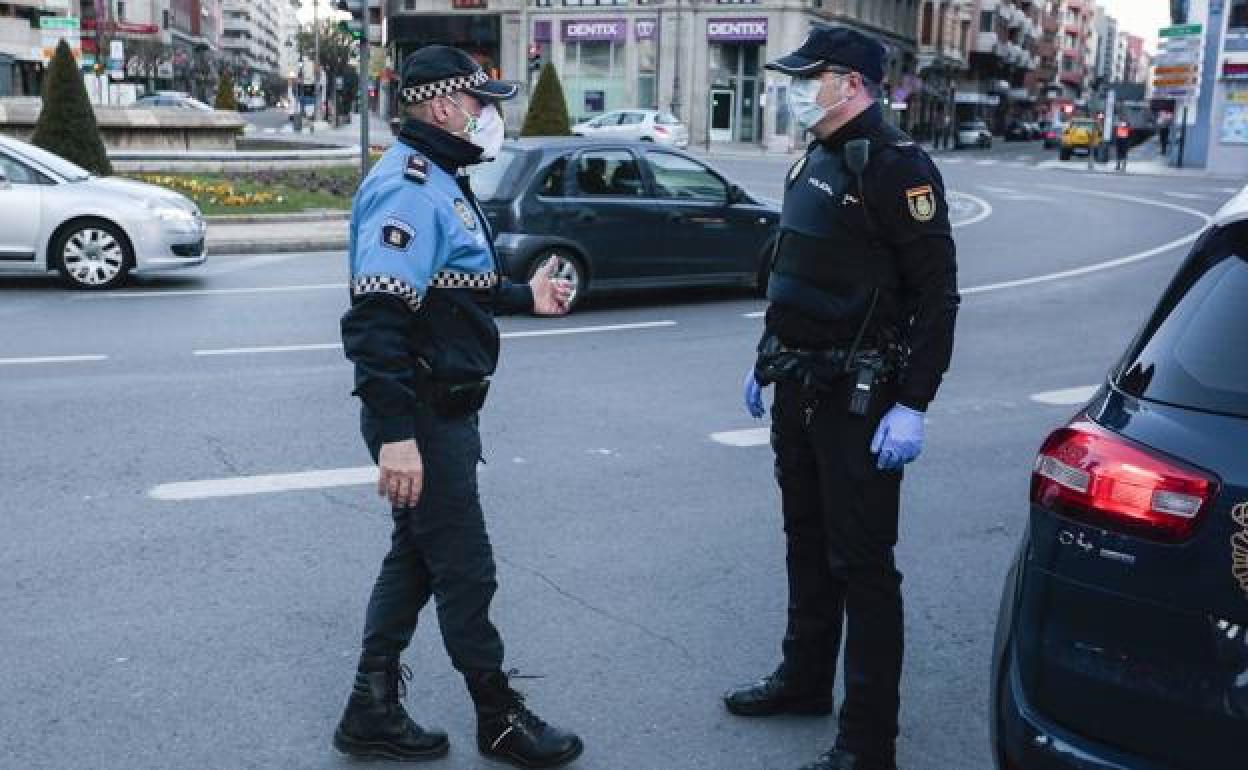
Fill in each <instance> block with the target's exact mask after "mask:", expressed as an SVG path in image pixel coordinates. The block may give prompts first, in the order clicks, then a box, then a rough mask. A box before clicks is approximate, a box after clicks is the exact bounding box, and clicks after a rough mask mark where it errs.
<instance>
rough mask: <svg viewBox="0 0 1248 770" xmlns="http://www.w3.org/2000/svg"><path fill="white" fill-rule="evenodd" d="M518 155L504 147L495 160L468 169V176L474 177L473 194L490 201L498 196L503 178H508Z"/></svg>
mask: <svg viewBox="0 0 1248 770" xmlns="http://www.w3.org/2000/svg"><path fill="white" fill-rule="evenodd" d="M517 155H519V153H518V152H517V151H516V150H514V149H512V148H510V147H504V148H503V151H502V152H500V153H499V154H498V157H497V158H495V159H494V160H491V161H489V162H487V163H478V164H476V165H475V166H469V167H468V175H469V176H470V177H472V192H473V193H474V194H475V195H476V196H477V198H479V199H480V200H483V201H490V200H494V199H495V198H496V197H497V196H498V193H499V187H500V186H501V185H502V183H503V177H505V176H507V169H509V168H511V166H512V164H513V163H515V162H516V156H517Z"/></svg>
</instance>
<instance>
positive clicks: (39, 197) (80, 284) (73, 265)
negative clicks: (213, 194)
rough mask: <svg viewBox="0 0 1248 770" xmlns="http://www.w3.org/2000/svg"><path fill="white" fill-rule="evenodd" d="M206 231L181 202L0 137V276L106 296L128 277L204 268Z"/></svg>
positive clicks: (194, 210)
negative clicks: (52, 277) (41, 277)
mask: <svg viewBox="0 0 1248 770" xmlns="http://www.w3.org/2000/svg"><path fill="white" fill-rule="evenodd" d="M205 230H206V226H205V224H204V218H203V216H202V215H201V214H200V212H199V208H198V207H197V206H196V205H195V204H194V203H193V202H192V201H191V200H190V199H189V198H187V197H186V196H184V195H180V194H178V193H176V192H172V191H170V190H166V189H165V188H163V187H156V186H154V185H149V184H144V183H142V182H135V181H132V180H129V179H120V178H116V177H97V176H92V175H91V174H89V173H88V172H87V171H85V170H84V169H82V168H79V167H78V166H76V165H74V164H73V163H70V162H69V161H67V160H65V159H63V158H60V157H58V156H56V155H53V154H52V153H50V152H47V151H46V150H43V149H40V148H39V147H35V146H34V145H31V144H27V143H25V142H19V141H17V140H16V139H11V138H9V137H5V136H0V275H4V274H12V273H19V272H25V273H29V272H44V273H46V272H47V271H49V270H56V271H58V272H59V273H60V274H61V276H62V277H63V278H64V279H65V281H66V282H67V283H69V284H70V285H71V286H74V287H77V288H80V289H111V288H113V287H115V286H119V285H120V284H122V283H123V282H124V281H125V280H126V277H127V275H128V274H129V273H130V272H131V271H146V270H164V269H169V268H179V267H192V266H194V265H201V264H203V263H204V259H205V253H204V234H205Z"/></svg>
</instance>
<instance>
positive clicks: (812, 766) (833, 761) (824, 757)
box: [798, 749, 897, 770]
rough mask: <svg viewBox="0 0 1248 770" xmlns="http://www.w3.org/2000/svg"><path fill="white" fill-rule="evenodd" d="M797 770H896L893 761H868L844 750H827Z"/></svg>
mask: <svg viewBox="0 0 1248 770" xmlns="http://www.w3.org/2000/svg"><path fill="white" fill-rule="evenodd" d="M798 770H897V763H896V762H894V761H893V760H891V759H890V760H887V761H884V760H880V761H870V760H867V759H865V758H863V757H859V756H857V755H856V754H851V753H850V752H848V751H846V750H845V749H829V750H828V751H825V752H823V753H822V754H820V755H819V758H818V759H816V760H815V761H814V762H810V763H809V764H805V765H802V766H801V767H800V768H798Z"/></svg>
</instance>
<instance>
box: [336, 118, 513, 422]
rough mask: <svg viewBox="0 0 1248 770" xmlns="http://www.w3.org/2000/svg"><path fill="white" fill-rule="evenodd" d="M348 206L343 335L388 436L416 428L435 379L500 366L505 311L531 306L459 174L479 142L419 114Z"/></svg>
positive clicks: (364, 395) (366, 398)
mask: <svg viewBox="0 0 1248 770" xmlns="http://www.w3.org/2000/svg"><path fill="white" fill-rule="evenodd" d="M399 139H400V141H398V142H396V143H395V145H394V146H393V147H392V148H390V150H388V151H387V152H386V153H385V155H383V156H382V158H381V159H380V160H379V161H378V163H377V165H376V166H375V167H374V168H373V170H372V171H371V172H370V173H369V175H368V177H367V178H365V180H364V182H363V183H362V184H361V185H360V189H359V191H358V192H357V193H356V195H355V201H354V203H353V205H352V210H351V244H350V261H351V264H350V268H351V307H350V309H349V310H348V311H347V312H346V314H345V315H344V316H343V317H342V341H343V347H344V349H345V352H346V355H347V358H349V359H350V360H351V361H352V362H354V364H355V391H354V392H355V395H357V396H359V397H360V399H361V401H362V402H363V407H364V412H365V415H366V417H368V418H369V420H370V422H372V423H374V424H377V423H379V424H380V426H381V427H380V440H381V441H383V442H393V441H401V440H404V439H410V438H413V437H414V436H415V429H414V427H413V425H414V422H413V419H412V415H413V414H414V413H415V412H416V410H417V408H418V402H421V401H423V400H426V397H425V395H424V394H425V393H426V392H427V388H428V387H429V386H431V385H432V384H437V383H442V384H460V383H467V382H473V381H480V380H482V379H484V378H487V377H489V376H490V375H491V374H493V373H494V370H495V368H496V367H497V365H498V354H499V335H498V327H497V325H496V324H495V322H494V315H495V314H496V313H512V312H525V311H531V310H532V309H533V294H532V292H531V291H530V289H529V287H528V286H527V285H513V284H511V283H510V282H509V281H507V280H506V279H504V278H503V277H502V275H501V273H500V269H499V265H498V262H497V257H496V255H495V253H494V247H493V242H492V233H491V232H490V230H489V224H488V222H487V221H486V219H485V217H484V216H483V215H482V213H481V211H480V208H479V207H478V205H477V202H476V198H475V197H474V196H473V194H472V190H471V188H470V187H469V185H468V177H467V176H466V175H463V174H462V173H460V169H462V168H463V167H465V166H468V165H471V164H473V163H477V162H479V160H480V153H481V151H480V149H479V148H477V147H476V146H475V145H473V144H471V143H470V142H466V141H464V140H462V139H459V138H458V137H455V136H452V135H451V134H448V133H446V132H444V131H441V130H440V129H437V128H435V127H433V126H429V125H426V124H423V123H420V122H417V121H409V122H408V123H406V124H405V125H404V127H403V130H402V132H401V133H400V136H399Z"/></svg>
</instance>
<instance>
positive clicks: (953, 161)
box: [936, 158, 962, 166]
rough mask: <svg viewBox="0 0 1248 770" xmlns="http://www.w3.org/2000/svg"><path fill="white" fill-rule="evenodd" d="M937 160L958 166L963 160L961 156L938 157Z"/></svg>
mask: <svg viewBox="0 0 1248 770" xmlns="http://www.w3.org/2000/svg"><path fill="white" fill-rule="evenodd" d="M936 160H937V162H938V163H948V164H950V165H952V166H956V165H958V164H959V163H961V162H962V159H961V158H937V159H936Z"/></svg>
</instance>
